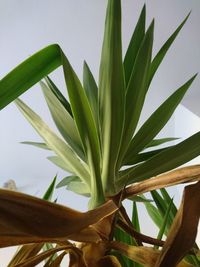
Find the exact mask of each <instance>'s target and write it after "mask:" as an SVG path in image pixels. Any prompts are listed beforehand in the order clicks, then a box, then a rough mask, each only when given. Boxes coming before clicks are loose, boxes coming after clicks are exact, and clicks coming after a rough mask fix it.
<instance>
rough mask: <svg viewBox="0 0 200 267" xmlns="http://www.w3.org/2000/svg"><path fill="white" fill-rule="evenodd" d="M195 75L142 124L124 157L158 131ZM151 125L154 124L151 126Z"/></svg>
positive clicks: (148, 140)
mask: <svg viewBox="0 0 200 267" xmlns="http://www.w3.org/2000/svg"><path fill="white" fill-rule="evenodd" d="M195 77H196V75H195V76H193V77H192V78H191V79H190V80H189V81H187V82H186V83H185V84H184V85H182V86H181V87H180V88H179V89H178V90H177V91H176V92H175V93H173V94H172V95H171V96H170V97H169V98H168V99H167V100H166V101H165V102H164V103H163V104H162V105H161V106H160V107H159V108H158V109H157V110H156V111H155V112H154V113H153V114H152V115H151V116H150V118H149V119H148V120H147V121H146V122H145V123H144V124H143V126H142V127H141V128H140V130H139V131H138V132H137V134H136V135H135V136H134V138H133V139H132V141H131V143H130V145H129V148H128V151H127V154H126V156H125V159H126V157H128V156H129V154H132V155H133V154H134V153H135V154H137V153H138V152H140V151H141V150H142V149H143V148H144V147H145V146H146V145H147V144H148V143H149V142H150V141H151V140H152V139H153V138H154V137H155V136H156V135H157V134H158V133H159V132H160V130H161V129H162V128H163V127H164V126H165V124H166V123H167V122H168V120H169V119H170V118H171V116H172V114H173V113H174V111H175V109H176V107H177V106H178V104H179V103H180V102H181V100H182V99H183V96H184V95H185V93H186V92H187V90H188V88H189V87H190V85H191V84H192V82H193V80H194V79H195ZM152 125H154V126H153V127H152Z"/></svg>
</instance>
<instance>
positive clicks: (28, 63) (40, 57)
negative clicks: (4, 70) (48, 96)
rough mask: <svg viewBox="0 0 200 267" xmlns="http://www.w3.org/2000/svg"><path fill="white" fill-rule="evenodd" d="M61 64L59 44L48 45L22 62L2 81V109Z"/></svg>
mask: <svg viewBox="0 0 200 267" xmlns="http://www.w3.org/2000/svg"><path fill="white" fill-rule="evenodd" d="M60 65H61V58H60V47H59V46H58V45H50V46H47V47H46V48H44V49H42V50H40V51H39V52H37V53H36V54H34V55H33V56H31V57H30V58H28V59H27V60H25V61H24V62H22V63H21V64H20V65H19V66H17V67H16V68H15V69H14V70H12V71H11V72H10V73H9V74H7V75H6V76H5V77H4V78H3V79H2V80H1V81H0V99H1V101H0V109H2V108H3V107H5V106H6V105H8V104H9V103H10V102H11V101H13V100H14V99H16V98H17V97H18V96H20V95H21V94H23V93H24V92H25V91H26V90H28V89H29V88H30V87H31V86H33V85H34V84H35V83H37V82H38V81H40V80H41V79H42V78H43V77H44V76H46V75H48V74H49V73H50V72H52V71H53V70H55V69H56V68H58V67H59V66H60Z"/></svg>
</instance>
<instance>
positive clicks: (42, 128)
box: [15, 99, 90, 184]
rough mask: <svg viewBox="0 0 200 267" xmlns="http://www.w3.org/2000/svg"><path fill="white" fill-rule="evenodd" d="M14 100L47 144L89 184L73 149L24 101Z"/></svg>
mask: <svg viewBox="0 0 200 267" xmlns="http://www.w3.org/2000/svg"><path fill="white" fill-rule="evenodd" d="M15 102H16V104H17V107H18V108H19V110H20V111H21V112H22V114H23V115H24V116H25V118H26V119H27V120H28V121H29V122H30V123H31V125H32V126H33V127H34V128H35V130H36V131H37V132H38V134H39V135H40V136H41V137H42V138H43V139H44V141H45V143H46V144H47V146H48V147H50V148H51V149H52V150H53V151H54V152H55V153H56V154H57V155H58V156H59V157H60V158H61V159H62V160H63V161H64V162H66V165H67V166H69V167H70V169H71V170H72V171H73V173H76V174H77V175H78V176H79V177H80V178H81V179H82V180H83V181H85V182H86V183H88V184H90V180H89V173H88V171H87V169H86V168H85V167H84V165H83V164H82V163H81V161H80V160H79V158H78V157H77V156H76V154H75V153H74V152H73V150H72V149H71V148H70V147H69V146H68V145H67V144H66V143H65V142H64V141H63V140H62V139H60V138H59V137H58V136H57V135H56V134H55V133H54V132H53V131H52V130H51V129H50V128H49V127H48V126H47V125H46V123H45V122H44V121H43V120H42V119H41V118H40V117H39V116H38V115H37V114H36V113H35V112H34V111H33V110H31V109H30V108H29V107H28V106H27V105H26V104H25V103H23V102H22V101H21V100H19V99H17V100H16V101H15Z"/></svg>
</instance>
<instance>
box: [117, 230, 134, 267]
mask: <svg viewBox="0 0 200 267" xmlns="http://www.w3.org/2000/svg"><path fill="white" fill-rule="evenodd" d="M114 238H115V240H117V241H121V242H123V243H125V244H129V245H132V241H133V239H132V238H131V236H130V235H128V234H127V233H126V232H124V231H123V230H122V229H121V228H118V227H117V228H115V231H114ZM116 255H117V258H119V260H120V262H121V264H122V266H125V267H129V266H130V267H131V266H132V263H133V261H132V260H130V259H128V258H127V257H125V256H123V255H121V253H117V252H116Z"/></svg>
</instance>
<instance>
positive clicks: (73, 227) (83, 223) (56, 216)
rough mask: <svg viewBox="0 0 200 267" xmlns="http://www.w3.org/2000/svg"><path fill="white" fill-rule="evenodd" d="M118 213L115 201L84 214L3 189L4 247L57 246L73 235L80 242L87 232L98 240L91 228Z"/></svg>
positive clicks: (0, 241) (0, 243) (0, 221)
mask: <svg viewBox="0 0 200 267" xmlns="http://www.w3.org/2000/svg"><path fill="white" fill-rule="evenodd" d="M116 210H117V206H116V205H115V204H114V202H113V201H112V200H109V201H108V202H106V203H105V204H104V205H102V206H101V207H98V208H97V209H94V210H90V211H88V212H85V213H82V212H78V211H75V210H73V209H70V208H67V207H64V206H61V205H58V204H56V203H50V202H47V201H45V200H42V199H39V198H36V197H32V196H28V195H25V194H22V193H18V192H12V191H9V190H4V189H0V247H6V246H14V245H20V244H27V243H41V242H52V243H57V242H61V241H65V240H67V238H68V237H70V236H71V237H72V236H74V237H77V238H76V240H77V239H78V234H79V233H80V232H81V231H82V236H81V237H83V232H84V231H86V230H85V229H87V233H88V232H90V233H93V234H91V235H93V236H92V238H93V239H95V238H96V234H94V231H93V230H92V229H91V228H90V225H92V224H95V223H97V222H98V221H100V220H102V219H103V218H105V217H106V216H109V215H111V214H113V213H114V212H115V211H116ZM88 227H89V228H88ZM83 230H84V231H83ZM94 236H95V238H94ZM90 237H91V236H90ZM82 239H83V238H82ZM95 240H96V239H95ZM81 241H82V240H81Z"/></svg>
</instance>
